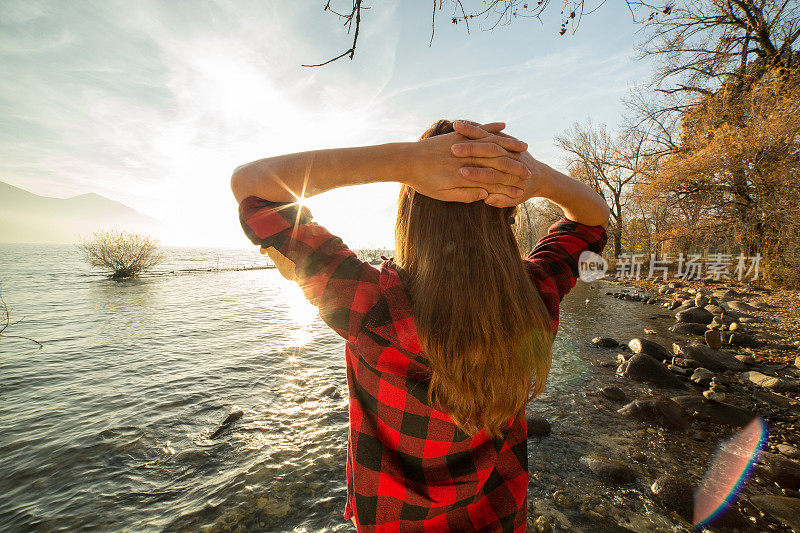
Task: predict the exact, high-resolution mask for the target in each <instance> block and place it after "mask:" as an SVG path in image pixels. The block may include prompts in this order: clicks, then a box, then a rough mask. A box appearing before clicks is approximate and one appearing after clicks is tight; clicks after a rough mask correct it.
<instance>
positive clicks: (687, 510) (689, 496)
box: [650, 474, 694, 521]
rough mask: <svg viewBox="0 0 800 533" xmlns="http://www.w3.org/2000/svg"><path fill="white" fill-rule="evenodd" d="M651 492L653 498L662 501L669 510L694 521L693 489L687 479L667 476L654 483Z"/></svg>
mask: <svg viewBox="0 0 800 533" xmlns="http://www.w3.org/2000/svg"><path fill="white" fill-rule="evenodd" d="M650 490H651V491H652V493H653V496H655V497H656V498H658V499H659V500H661V501H662V503H664V505H666V506H667V508H669V509H672V510H673V511H675V512H677V513H678V514H679V515H681V516H682V517H683V518H684V519H686V520H689V521H691V520H692V514H693V512H694V496H693V492H692V491H693V489H692V485H691V484H690V483H688V482H687V480H686V479H682V478H677V477H675V476H671V475H669V474H665V475H663V476H660V477H659V478H658V479H656V480H655V481H654V482H653V484H652V485H651V486H650Z"/></svg>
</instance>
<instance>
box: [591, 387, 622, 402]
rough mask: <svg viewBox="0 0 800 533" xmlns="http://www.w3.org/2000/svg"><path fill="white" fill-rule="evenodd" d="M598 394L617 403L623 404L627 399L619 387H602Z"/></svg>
mask: <svg viewBox="0 0 800 533" xmlns="http://www.w3.org/2000/svg"><path fill="white" fill-rule="evenodd" d="M598 392H599V393H600V394H602V395H603V396H605V397H606V398H608V399H609V400H614V401H617V402H624V401H625V400H627V399H628V396H627V395H626V394H625V392H624V391H623V390H622V389H620V388H619V387H603V388H602V389H600V390H599V391H598Z"/></svg>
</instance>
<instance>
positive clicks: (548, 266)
mask: <svg viewBox="0 0 800 533" xmlns="http://www.w3.org/2000/svg"><path fill="white" fill-rule="evenodd" d="M607 241H608V234H607V233H606V229H605V228H604V227H603V226H587V225H585V224H581V223H579V222H575V221H573V220H570V219H568V218H566V217H561V219H559V220H558V221H556V222H555V223H554V224H553V225H551V226H550V228H549V229H548V231H547V235H545V236H544V237H542V238H541V239H539V242H537V243H536V246H534V247H533V250H531V252H530V254H528V257H527V258H526V259H525V260H524V262H525V266H526V269H527V271H528V273H529V274H530V275H531V278H532V279H533V281H534V283H535V284H536V285H537V287H538V289H539V293H540V294H541V295H542V300H543V301H544V303H545V305H546V306H547V307H548V309H549V310H550V313H551V315H552V316H553V319H554V329H555V328H557V327H558V306H559V304H560V303H561V300H563V298H564V296H566V295H567V294H568V293H569V291H571V290H572V288H573V287H575V283H576V282H577V278H578V277H579V276H580V273H579V271H578V261H579V258H580V255H581V253H583V252H585V251H587V250H588V251H591V252H594V253H596V254H600V253H602V251H603V249H604V248H605V246H606V242H607Z"/></svg>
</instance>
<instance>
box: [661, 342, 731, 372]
mask: <svg viewBox="0 0 800 533" xmlns="http://www.w3.org/2000/svg"><path fill="white" fill-rule="evenodd" d="M672 351H673V352H674V353H675V355H677V356H678V357H681V358H683V359H693V360H695V361H698V362H700V363H701V364H702V365H703V367H705V368H707V369H709V370H711V371H713V372H722V371H725V370H733V371H735V372H741V371H743V370H746V369H747V367H746V366H745V364H744V363H742V362H741V361H738V360H737V359H736V357H735V356H734V355H733V354H731V353H730V352H728V351H723V350H713V349H711V348H709V347H708V346H706V345H704V344H700V343H697V342H693V343H691V344H682V343H677V342H675V343H673V344H672Z"/></svg>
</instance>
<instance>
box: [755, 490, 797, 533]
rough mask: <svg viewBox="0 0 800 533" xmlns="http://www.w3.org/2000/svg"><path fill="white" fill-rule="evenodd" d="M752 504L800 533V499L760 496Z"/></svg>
mask: <svg viewBox="0 0 800 533" xmlns="http://www.w3.org/2000/svg"><path fill="white" fill-rule="evenodd" d="M750 502H751V503H752V504H753V505H755V506H756V507H758V508H759V509H761V510H762V511H764V512H765V513H768V514H770V515H772V516H773V517H775V518H777V519H778V520H780V521H781V522H783V523H784V524H786V525H787V526H789V527H791V528H792V529H794V530H797V531H800V498H790V497H788V496H767V495H759V496H753V497H752V498H750Z"/></svg>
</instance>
